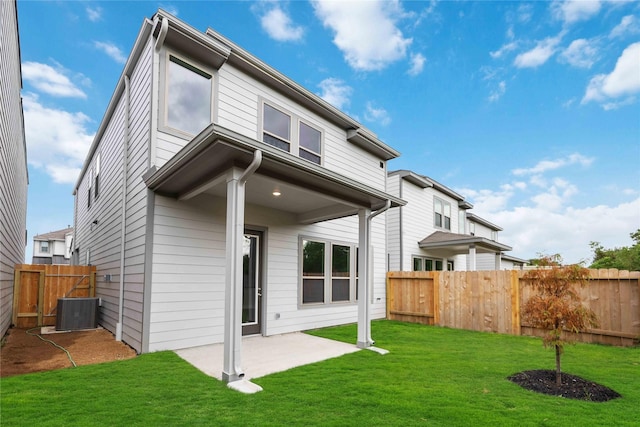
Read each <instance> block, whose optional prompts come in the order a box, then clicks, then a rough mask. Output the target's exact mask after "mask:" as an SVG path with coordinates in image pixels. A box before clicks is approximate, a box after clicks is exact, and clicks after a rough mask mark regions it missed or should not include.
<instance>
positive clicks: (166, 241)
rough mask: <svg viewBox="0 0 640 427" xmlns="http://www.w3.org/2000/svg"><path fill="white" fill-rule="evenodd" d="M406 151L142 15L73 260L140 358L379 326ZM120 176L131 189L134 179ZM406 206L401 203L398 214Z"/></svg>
mask: <svg viewBox="0 0 640 427" xmlns="http://www.w3.org/2000/svg"><path fill="white" fill-rule="evenodd" d="M398 155H399V153H398V152H397V151H395V150H394V149H392V148H390V147H389V146H387V145H386V144H384V143H383V142H382V141H380V140H379V139H378V138H377V137H376V136H375V135H373V134H372V133H371V132H370V131H368V130H367V129H365V128H363V127H362V126H361V125H360V124H359V123H358V122H356V121H355V120H353V119H352V118H350V117H349V116H347V115H345V114H344V113H342V112H340V111H339V110H337V109H336V108H334V107H333V106H331V105H329V104H328V103H327V102H325V101H323V100H322V99H320V98H319V97H318V96H316V95H314V94H313V93H311V92H310V91H308V90H306V89H304V88H303V87H301V86H299V85H298V84H297V83H295V82H293V81H292V80H290V79H288V78H287V77H285V76H284V75H282V74H281V73H279V72H278V71H276V70H274V69H273V68H271V67H270V66H268V65H267V64H265V63H263V62H262V61H260V60H259V59H257V58H256V57H254V56H253V55H251V54H249V53H248V52H246V51H244V50H243V49H241V48H240V47H238V46H236V45H235V44H233V43H232V42H231V41H229V40H227V39H226V38H224V37H223V36H221V35H220V34H218V33H216V32H215V31H213V30H211V29H209V30H207V31H206V32H204V33H203V32H200V31H198V30H196V29H195V28H192V27H190V26H189V25H187V24H186V23H184V22H182V21H180V20H179V19H177V18H175V17H174V16H172V15H170V14H168V13H166V12H164V11H162V10H159V11H158V12H157V13H156V14H155V15H154V16H153V17H152V18H151V19H147V20H145V21H144V23H143V25H142V28H141V29H140V32H139V34H138V37H137V39H136V41H135V45H134V47H133V50H132V52H131V54H130V56H129V59H128V61H127V63H126V65H125V68H124V70H123V72H122V75H121V77H120V79H119V81H118V83H117V86H116V89H115V92H114V94H113V96H112V98H111V101H110V103H109V106H108V108H107V111H106V113H105V115H104V119H103V121H102V123H101V124H100V127H99V128H98V131H97V133H96V137H95V139H94V142H93V144H92V146H91V148H90V150H89V154H88V157H87V159H86V161H85V163H84V166H83V168H82V172H81V174H80V177H79V179H78V182H77V183H76V186H75V191H74V194H75V236H74V241H73V251H74V252H73V256H72V259H73V262H74V263H79V264H92V265H95V266H97V269H98V273H97V277H98V279H97V296H99V297H101V298H102V313H101V319H100V323H101V324H102V325H103V326H104V327H105V328H107V329H108V330H110V331H112V332H114V333H115V334H116V338H118V339H122V340H123V341H125V342H127V343H128V344H129V345H131V346H132V347H133V348H135V349H136V350H137V351H138V352H142V353H146V352H152V351H157V350H167V349H179V348H185V347H192V346H200V345H204V344H211V343H221V342H224V348H225V350H224V352H225V353H224V354H225V362H224V369H223V377H224V378H225V380H227V381H229V382H232V381H236V380H239V379H241V378H242V375H243V374H242V372H241V368H240V366H241V364H240V358H241V335H242V334H262V335H273V334H281V333H286V332H292V331H300V330H305V329H310V328H318V327H325V326H330V325H337V324H344V323H350V322H356V321H357V322H358V332H357V337H354V338H357V343H358V345H359V346H361V347H369V346H371V344H372V340H371V334H370V319H371V318H383V317H385V313H386V307H385V303H386V298H385V259H386V241H385V221H384V215H382V216H377V217H376V215H377V214H378V213H382V212H383V211H384V210H386V209H387V208H389V207H397V206H400V205H403V204H404V202H403V201H402V200H401V199H400V198H398V197H394V196H393V195H390V194H387V193H386V192H385V188H386V176H387V161H388V160H390V159H393V158H395V157H397V156H398ZM123 178H124V179H123ZM392 210H393V209H392Z"/></svg>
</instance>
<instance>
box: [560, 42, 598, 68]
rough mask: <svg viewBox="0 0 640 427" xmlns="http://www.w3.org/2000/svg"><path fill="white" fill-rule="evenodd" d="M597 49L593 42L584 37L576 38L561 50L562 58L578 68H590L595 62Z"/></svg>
mask: <svg viewBox="0 0 640 427" xmlns="http://www.w3.org/2000/svg"><path fill="white" fill-rule="evenodd" d="M597 55H598V49H597V48H596V47H595V46H594V42H592V41H588V40H586V39H577V40H574V41H572V42H571V44H570V45H569V47H568V48H566V49H565V50H564V52H562V55H561V57H562V59H563V60H564V61H566V62H567V63H569V64H570V65H573V66H574V67H578V68H591V66H592V65H593V64H594V63H595V62H596V57H597Z"/></svg>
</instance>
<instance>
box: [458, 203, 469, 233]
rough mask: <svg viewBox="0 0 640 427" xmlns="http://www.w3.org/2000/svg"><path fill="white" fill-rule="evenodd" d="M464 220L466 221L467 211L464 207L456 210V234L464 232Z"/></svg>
mask: <svg viewBox="0 0 640 427" xmlns="http://www.w3.org/2000/svg"><path fill="white" fill-rule="evenodd" d="M465 222H467V213H466V212H465V211H464V209H460V210H459V211H458V234H465V230H464V226H465Z"/></svg>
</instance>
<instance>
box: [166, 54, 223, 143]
mask: <svg viewBox="0 0 640 427" xmlns="http://www.w3.org/2000/svg"><path fill="white" fill-rule="evenodd" d="M168 62H169V65H168V67H167V94H166V102H165V104H166V105H165V108H166V124H167V126H169V127H171V128H173V129H177V130H180V131H182V132H186V133H188V134H191V135H196V134H197V133H199V132H200V131H202V129H204V128H205V127H207V126H208V125H209V124H210V123H211V98H212V85H211V79H212V76H211V74H208V73H206V72H204V71H202V70H200V69H198V68H196V67H194V66H193V65H190V64H188V63H186V62H185V61H182V60H180V59H178V58H176V57H175V56H172V55H170V56H169V61H168Z"/></svg>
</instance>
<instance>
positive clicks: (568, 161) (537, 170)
mask: <svg viewBox="0 0 640 427" xmlns="http://www.w3.org/2000/svg"><path fill="white" fill-rule="evenodd" d="M591 163H593V158H591V157H585V156H583V155H582V154H579V153H574V154H571V155H569V156H567V157H563V158H560V159H555V160H542V161H540V162H538V163H537V164H536V165H535V166H534V167H532V168H518V169H513V170H512V171H511V173H512V174H514V175H516V176H521V175H534V176H535V175H538V174H541V173H544V172H547V171H550V170H555V169H559V168H562V167H564V166H569V165H575V164H578V165H581V166H585V167H586V166H590V165H591Z"/></svg>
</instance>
